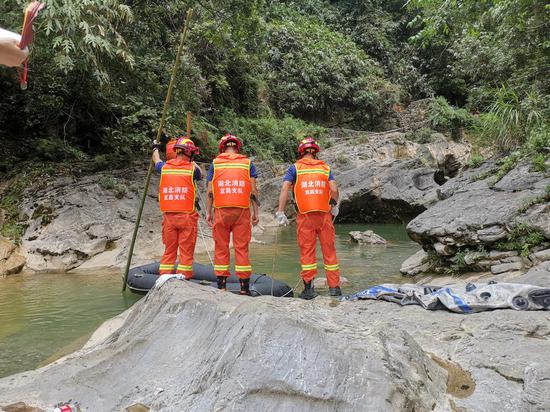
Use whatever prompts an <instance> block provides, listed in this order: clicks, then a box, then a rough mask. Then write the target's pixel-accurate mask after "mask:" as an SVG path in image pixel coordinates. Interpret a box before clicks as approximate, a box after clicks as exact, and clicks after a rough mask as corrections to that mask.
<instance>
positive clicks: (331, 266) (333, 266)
mask: <svg viewBox="0 0 550 412" xmlns="http://www.w3.org/2000/svg"><path fill="white" fill-rule="evenodd" d="M324 266H325V270H338V269H340V265H338V263H336V264H335V265H324Z"/></svg>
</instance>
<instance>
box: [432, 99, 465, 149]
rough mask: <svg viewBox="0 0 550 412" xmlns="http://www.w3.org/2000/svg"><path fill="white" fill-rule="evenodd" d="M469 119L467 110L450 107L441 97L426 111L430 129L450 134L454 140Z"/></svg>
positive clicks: (457, 138)
mask: <svg viewBox="0 0 550 412" xmlns="http://www.w3.org/2000/svg"><path fill="white" fill-rule="evenodd" d="M471 118H472V116H471V114H470V113H468V111H467V110H465V109H458V108H456V107H452V106H451V105H450V104H449V103H448V102H447V100H446V99H445V98H444V97H442V96H439V97H436V98H435V99H434V100H433V102H432V103H431V104H430V107H429V110H428V119H429V121H430V124H431V125H432V127H433V128H435V129H436V130H439V131H441V132H450V133H451V136H452V137H453V138H454V139H455V140H459V138H460V128H462V127H465V126H467V125H469V124H470V122H471Z"/></svg>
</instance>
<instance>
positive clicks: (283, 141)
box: [216, 112, 324, 162]
mask: <svg viewBox="0 0 550 412" xmlns="http://www.w3.org/2000/svg"><path fill="white" fill-rule="evenodd" d="M219 122H220V125H221V126H220V128H219V132H221V133H220V135H221V134H223V133H226V132H230V133H233V134H235V135H237V136H239V137H240V138H241V139H242V141H243V144H244V151H245V152H246V153H248V154H249V155H252V156H256V157H258V158H259V159H262V160H269V159H273V160H276V161H284V162H292V161H294V160H295V159H296V148H297V146H298V142H299V141H300V140H302V139H303V138H304V137H306V136H314V137H316V138H317V139H320V143H321V145H322V144H323V136H324V129H323V128H322V127H319V126H316V125H312V124H309V123H306V122H304V121H303V120H299V119H296V118H293V117H290V116H287V117H284V118H282V119H277V118H274V117H263V118H259V119H251V118H246V117H238V116H235V115H234V114H233V113H230V112H227V113H225V115H224V116H222V118H221V119H220V121H219ZM216 147H217V145H216Z"/></svg>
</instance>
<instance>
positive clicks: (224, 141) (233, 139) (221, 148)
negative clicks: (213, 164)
mask: <svg viewBox="0 0 550 412" xmlns="http://www.w3.org/2000/svg"><path fill="white" fill-rule="evenodd" d="M229 142H234V143H235V145H236V146H237V152H240V151H241V147H242V145H243V144H242V143H241V141H240V140H239V138H238V137H237V136H233V135H232V134H231V133H228V134H226V135H225V136H224V137H222V138H221V139H220V143H219V144H218V149H219V151H220V153H223V152H224V151H225V147H226V146H227V144H228V143H229Z"/></svg>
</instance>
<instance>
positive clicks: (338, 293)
mask: <svg viewBox="0 0 550 412" xmlns="http://www.w3.org/2000/svg"><path fill="white" fill-rule="evenodd" d="M328 294H329V295H330V296H342V290H341V289H340V286H336V287H335V288H329V289H328Z"/></svg>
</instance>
